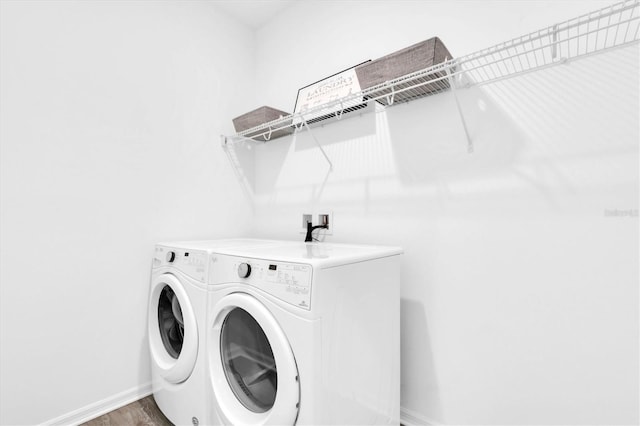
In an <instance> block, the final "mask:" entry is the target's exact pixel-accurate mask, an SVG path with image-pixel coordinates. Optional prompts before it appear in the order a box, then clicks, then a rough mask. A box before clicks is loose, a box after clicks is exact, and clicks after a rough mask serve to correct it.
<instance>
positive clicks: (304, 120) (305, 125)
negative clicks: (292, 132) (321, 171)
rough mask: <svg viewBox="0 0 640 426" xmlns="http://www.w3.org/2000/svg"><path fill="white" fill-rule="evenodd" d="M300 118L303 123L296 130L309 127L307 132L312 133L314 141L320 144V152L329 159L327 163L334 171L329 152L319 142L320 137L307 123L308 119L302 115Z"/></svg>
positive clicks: (330, 169)
mask: <svg viewBox="0 0 640 426" xmlns="http://www.w3.org/2000/svg"><path fill="white" fill-rule="evenodd" d="M300 119H301V120H302V125H301V126H300V127H299V128H296V131H298V130H300V129H302V127H304V128H306V129H307V132H308V133H309V134H310V135H311V138H312V139H313V141H314V142H315V143H316V145H318V148H319V149H320V152H321V153H322V155H324V159H325V160H327V163H329V171H332V170H333V163H332V162H331V160H330V159H329V156H328V155H327V153H326V152H325V151H324V149H323V148H322V145H320V142H318V139H316V137H315V135H314V134H313V132H312V131H311V128H310V127H309V125H308V124H307V120H306V119H305V118H304V117H303V116H300Z"/></svg>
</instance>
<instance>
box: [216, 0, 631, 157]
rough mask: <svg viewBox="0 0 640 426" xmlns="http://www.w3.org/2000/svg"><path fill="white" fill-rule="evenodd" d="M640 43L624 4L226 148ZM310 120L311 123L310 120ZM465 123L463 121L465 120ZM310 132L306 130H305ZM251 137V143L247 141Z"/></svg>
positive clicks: (296, 117)
mask: <svg viewBox="0 0 640 426" xmlns="http://www.w3.org/2000/svg"><path fill="white" fill-rule="evenodd" d="M639 40H640V0H626V1H623V2H621V3H616V4H613V5H611V6H609V7H606V8H603V9H599V10H596V11H593V12H591V13H587V14H585V15H582V16H578V17H576V18H573V19H570V20H567V21H564V22H561V23H559V24H556V25H552V26H550V27H547V28H544V29H541V30H539V31H536V32H533V33H530V34H527V35H524V36H522V37H518V38H515V39H513V40H509V41H507V42H504V43H500V44H497V45H495V46H492V47H489V48H487V49H484V50H480V51H478V52H475V53H471V54H469V55H466V56H462V57H459V58H455V59H450V60H447V61H445V62H443V63H440V64H437V65H434V66H432V67H429V68H426V69H423V70H420V71H417V72H415V73H412V74H408V75H405V76H402V77H399V78H397V79H394V80H390V81H386V82H384V83H382V84H379V85H377V86H374V87H371V88H368V89H365V90H363V91H361V92H359V93H354V94H352V95H349V96H347V97H344V98H341V99H338V100H335V101H332V102H329V103H326V104H324V105H320V106H318V107H315V108H313V109H310V110H308V111H306V112H305V113H304V114H300V113H296V114H292V115H288V116H285V117H282V118H279V119H277V120H273V121H270V122H268V123H264V124H261V125H259V126H256V127H253V128H251V129H247V130H245V131H242V132H239V133H237V134H235V135H232V136H229V137H226V136H223V137H222V143H223V145H227V144H228V143H230V142H231V143H233V142H236V141H242V140H250V141H252V142H266V141H269V140H271V136H272V135H273V134H274V133H275V132H276V131H278V130H281V129H285V128H291V127H294V128H295V129H297V130H300V129H302V127H303V126H304V125H305V124H307V123H309V124H310V123H313V122H318V121H323V120H329V119H341V118H342V117H343V115H344V114H345V113H347V114H348V113H350V112H354V111H358V110H360V109H361V108H363V105H366V103H368V102H371V101H376V102H378V103H380V104H383V105H386V106H390V105H394V104H396V103H401V102H409V101H411V100H414V99H417V98H420V97H424V96H431V95H435V94H438V93H442V92H444V91H449V89H451V88H453V89H455V88H456V87H470V86H473V85H481V84H486V83H491V82H494V81H497V80H501V79H505V78H510V77H513V76H516V75H520V74H523V73H526V72H530V71H534V70H537V69H541V68H544V67H548V66H552V65H555V64H559V63H564V62H567V61H569V60H571V59H575V58H579V57H582V56H586V55H591V54H594V53H597V52H602V51H605V50H608V49H612V48H615V47H621V46H625V45H629V44H631V43H637V42H638V41H639ZM309 117H312V118H309ZM463 121H464V120H463ZM307 129H308V126H307ZM248 135H251V138H249V137H248Z"/></svg>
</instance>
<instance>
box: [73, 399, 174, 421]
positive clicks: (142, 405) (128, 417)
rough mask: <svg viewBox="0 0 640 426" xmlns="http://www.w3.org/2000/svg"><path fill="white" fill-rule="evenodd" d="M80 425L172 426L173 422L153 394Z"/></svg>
mask: <svg viewBox="0 0 640 426" xmlns="http://www.w3.org/2000/svg"><path fill="white" fill-rule="evenodd" d="M80 426H173V423H171V422H170V421H169V420H167V418H166V417H165V416H164V414H162V412H161V411H160V409H159V408H158V406H157V405H156V402H155V401H154V400H153V396H148V397H146V398H142V399H141V400H138V401H136V402H132V403H131V404H129V405H125V406H124V407H122V408H119V409H117V410H114V411H111V412H109V413H107V414H105V415H103V416H100V417H96V418H95V419H93V420H89V421H88V422H86V423H83V424H82V425H80Z"/></svg>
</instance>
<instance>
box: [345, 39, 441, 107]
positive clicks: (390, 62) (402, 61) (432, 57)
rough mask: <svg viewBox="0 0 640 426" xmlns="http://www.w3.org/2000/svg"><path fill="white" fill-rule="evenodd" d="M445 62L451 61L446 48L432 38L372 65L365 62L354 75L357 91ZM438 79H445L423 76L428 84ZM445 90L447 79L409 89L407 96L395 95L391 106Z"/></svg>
mask: <svg viewBox="0 0 640 426" xmlns="http://www.w3.org/2000/svg"><path fill="white" fill-rule="evenodd" d="M448 59H451V54H450V53H449V51H448V50H447V48H446V47H445V45H444V44H443V43H442V41H441V40H440V39H439V38H438V37H433V38H430V39H429V40H425V41H422V42H420V43H416V44H414V45H412V46H409V47H406V48H404V49H402V50H398V51H397V52H394V53H391V54H389V55H386V56H383V57H382V58H379V59H376V60H374V61H371V62H366V63H364V64H362V65H360V66H358V67H356V74H357V75H358V81H359V83H360V87H361V88H362V90H365V89H368V88H370V87H373V86H377V85H379V84H381V83H384V82H386V81H391V80H395V79H397V78H399V77H402V76H405V75H407V74H411V73H414V72H416V71H420V70H423V69H425V68H429V67H431V66H433V65H436V64H439V63H441V62H444V61H446V60H448ZM438 77H446V73H445V72H444V71H439V72H434V73H433V74H429V75H428V76H425V78H426V79H427V80H433V79H436V78H438ZM448 87H449V82H448V81H447V80H446V78H445V79H441V80H439V81H437V82H434V83H428V84H425V85H422V86H419V87H415V88H412V89H411V90H407V91H406V92H401V93H396V94H394V102H407V101H410V100H412V99H416V98H419V97H422V96H427V95H430V94H433V93H436V92H439V91H442V90H444V89H447V88H448ZM400 88H401V87H400ZM396 89H397V88H396ZM381 93H385V94H391V89H386V90H384V91H382V92H381ZM378 102H380V103H381V104H383V105H387V104H388V100H387V99H386V98H385V97H382V98H380V99H378Z"/></svg>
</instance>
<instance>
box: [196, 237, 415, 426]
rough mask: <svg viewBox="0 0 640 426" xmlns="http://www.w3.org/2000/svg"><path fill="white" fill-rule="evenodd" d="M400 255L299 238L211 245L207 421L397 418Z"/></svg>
mask: <svg viewBox="0 0 640 426" xmlns="http://www.w3.org/2000/svg"><path fill="white" fill-rule="evenodd" d="M401 254H402V250H401V249H399V248H395V247H373V246H356V245H342V244H325V243H320V244H316V243H295V242H290V243H282V244H281V245H279V246H269V247H262V248H258V247H255V248H249V247H246V248H239V249H223V250H220V251H219V252H218V253H216V254H214V255H213V262H214V265H215V266H214V269H213V272H212V274H211V277H212V281H211V283H210V284H211V286H210V291H209V308H208V309H209V312H208V315H207V318H208V319H207V326H208V328H207V348H206V353H207V358H208V360H207V398H208V399H209V402H210V403H209V405H208V407H207V408H208V416H207V422H208V423H212V424H225V425H267V424H269V425H294V424H309V425H318V424H340V425H346V424H349V425H356V424H366V425H390V424H395V425H397V424H398V423H399V420H400V413H399V411H400V280H399V260H400V255H401Z"/></svg>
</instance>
